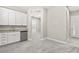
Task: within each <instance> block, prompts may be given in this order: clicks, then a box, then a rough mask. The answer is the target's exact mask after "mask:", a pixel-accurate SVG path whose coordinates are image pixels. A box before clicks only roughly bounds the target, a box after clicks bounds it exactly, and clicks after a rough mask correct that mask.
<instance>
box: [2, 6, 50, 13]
mask: <svg viewBox="0 0 79 59" xmlns="http://www.w3.org/2000/svg"><path fill="white" fill-rule="evenodd" d="M1 7H5V8H9V9H13V10H17V11H21V12H27V10H28V8H29V7H30V8H38V7H39V8H48V7H44V6H1ZM49 7H50V6H49Z"/></svg>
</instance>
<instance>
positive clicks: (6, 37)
mask: <svg viewBox="0 0 79 59" xmlns="http://www.w3.org/2000/svg"><path fill="white" fill-rule="evenodd" d="M17 41H20V32H6V33H5V32H1V33H0V45H6V44H9V43H13V42H17Z"/></svg>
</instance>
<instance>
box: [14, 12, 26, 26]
mask: <svg viewBox="0 0 79 59" xmlns="http://www.w3.org/2000/svg"><path fill="white" fill-rule="evenodd" d="M26 18H27V16H26V14H24V13H21V12H16V21H15V24H16V25H26V24H27V21H26V20H27V19H26Z"/></svg>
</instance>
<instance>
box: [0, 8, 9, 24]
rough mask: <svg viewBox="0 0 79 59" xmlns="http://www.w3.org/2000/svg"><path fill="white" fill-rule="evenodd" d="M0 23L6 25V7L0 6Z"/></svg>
mask: <svg viewBox="0 0 79 59" xmlns="http://www.w3.org/2000/svg"><path fill="white" fill-rule="evenodd" d="M0 25H8V9H5V8H0Z"/></svg>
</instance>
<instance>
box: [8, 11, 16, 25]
mask: <svg viewBox="0 0 79 59" xmlns="http://www.w3.org/2000/svg"><path fill="white" fill-rule="evenodd" d="M9 25H15V11H13V10H9Z"/></svg>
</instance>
